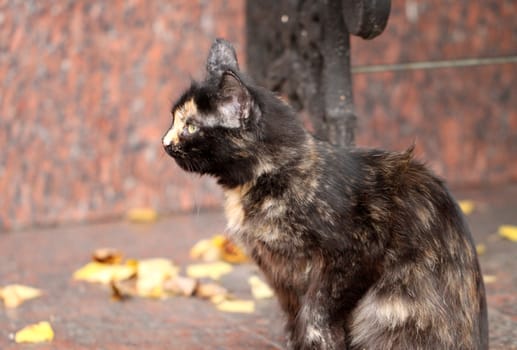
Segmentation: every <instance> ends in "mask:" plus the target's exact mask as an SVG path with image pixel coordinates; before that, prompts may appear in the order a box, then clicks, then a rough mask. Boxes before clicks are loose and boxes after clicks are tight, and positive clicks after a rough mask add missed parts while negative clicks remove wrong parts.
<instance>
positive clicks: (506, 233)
mask: <svg viewBox="0 0 517 350" xmlns="http://www.w3.org/2000/svg"><path fill="white" fill-rule="evenodd" d="M499 235H500V236H501V237H504V238H506V239H509V240H510V241H513V242H517V226H513V225H502V226H499Z"/></svg>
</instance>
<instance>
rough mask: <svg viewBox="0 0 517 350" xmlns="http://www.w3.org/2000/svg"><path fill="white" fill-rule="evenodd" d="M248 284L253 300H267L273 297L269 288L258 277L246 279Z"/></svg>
mask: <svg viewBox="0 0 517 350" xmlns="http://www.w3.org/2000/svg"><path fill="white" fill-rule="evenodd" d="M248 283H249V285H250V287H251V294H252V295H253V297H254V298H255V299H268V298H272V297H273V295H274V293H273V291H272V290H271V288H269V286H268V285H267V284H266V283H265V282H264V281H262V280H261V279H260V278H259V277H258V276H251V277H250V278H249V279H248Z"/></svg>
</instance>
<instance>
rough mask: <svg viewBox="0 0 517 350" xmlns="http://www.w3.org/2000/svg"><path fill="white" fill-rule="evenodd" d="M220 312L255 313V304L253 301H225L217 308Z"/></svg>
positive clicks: (217, 305)
mask: <svg viewBox="0 0 517 350" xmlns="http://www.w3.org/2000/svg"><path fill="white" fill-rule="evenodd" d="M215 307H216V308H217V309H218V310H219V311H223V312H238V313H248V314H250V313H253V312H255V302H254V301H253V300H224V301H221V302H220V303H218V304H216V306H215Z"/></svg>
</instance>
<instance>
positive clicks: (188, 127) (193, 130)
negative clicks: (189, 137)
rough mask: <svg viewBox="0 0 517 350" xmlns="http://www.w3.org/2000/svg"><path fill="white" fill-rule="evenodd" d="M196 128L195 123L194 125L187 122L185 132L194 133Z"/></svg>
mask: <svg viewBox="0 0 517 350" xmlns="http://www.w3.org/2000/svg"><path fill="white" fill-rule="evenodd" d="M197 129H198V127H197V126H196V125H194V124H188V125H187V132H188V133H189V134H193V133H195V132H196V131H197Z"/></svg>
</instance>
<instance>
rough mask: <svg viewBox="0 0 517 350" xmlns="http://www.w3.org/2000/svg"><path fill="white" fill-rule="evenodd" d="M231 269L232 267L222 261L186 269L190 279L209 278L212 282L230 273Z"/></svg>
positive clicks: (191, 266) (195, 265)
mask: <svg viewBox="0 0 517 350" xmlns="http://www.w3.org/2000/svg"><path fill="white" fill-rule="evenodd" d="M232 269H233V267H232V265H230V264H228V263H226V262H223V261H217V262H213V263H206V264H194V265H190V266H188V267H187V276H189V277H192V278H204V277H209V278H212V279H214V280H217V279H219V278H220V277H221V276H222V275H225V274H227V273H229V272H231V271H232Z"/></svg>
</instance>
